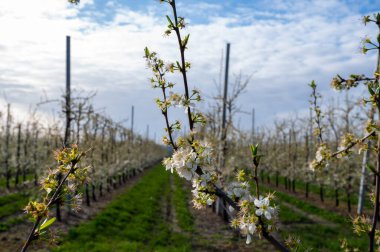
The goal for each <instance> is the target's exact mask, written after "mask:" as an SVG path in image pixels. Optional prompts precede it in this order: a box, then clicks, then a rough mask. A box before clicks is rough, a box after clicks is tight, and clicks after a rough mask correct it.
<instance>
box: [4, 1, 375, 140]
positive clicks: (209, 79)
mask: <svg viewBox="0 0 380 252" xmlns="http://www.w3.org/2000/svg"><path fill="white" fill-rule="evenodd" d="M41 2H42V3H40V4H36V3H35V2H34V1H23V0H14V1H1V2H0V34H2V39H1V40H0V54H1V55H2V60H1V61H0V86H1V87H2V90H3V92H5V93H7V97H8V101H9V102H12V103H14V104H17V107H18V108H19V110H21V108H22V107H23V108H25V109H26V108H28V107H29V105H30V104H31V103H36V102H38V101H39V100H40V97H41V96H42V95H43V94H42V90H45V91H46V92H47V93H48V95H49V97H51V98H52V97H58V96H59V95H60V94H61V91H62V90H63V87H64V83H65V36H66V35H67V34H69V35H71V36H72V84H73V86H74V87H76V88H77V89H83V90H97V91H98V95H97V97H96V99H95V101H96V105H97V106H98V107H103V106H106V107H107V111H108V113H109V114H110V115H111V116H113V117H114V118H115V119H116V120H120V119H123V118H125V117H128V116H129V111H130V106H131V105H132V104H134V105H135V106H136V111H137V112H138V113H137V118H136V123H137V128H139V129H140V131H141V132H145V127H146V124H151V129H153V130H151V132H154V131H156V132H157V134H161V133H162V130H161V128H162V125H163V123H162V118H161V115H160V114H159V112H158V110H157V109H156V108H155V105H154V101H153V98H154V97H156V96H158V95H159V93H158V92H155V90H152V89H150V86H149V82H148V81H147V80H148V78H149V76H150V73H149V70H147V69H146V67H145V62H144V60H143V58H142V56H143V48H144V47H145V46H148V47H149V48H150V49H151V50H156V51H158V52H159V54H160V55H161V56H162V58H164V59H170V60H175V59H176V58H178V52H177V46H176V44H175V43H176V41H175V38H174V37H170V38H165V37H163V35H162V34H163V31H164V29H165V21H166V20H165V17H164V16H163V14H162V13H158V12H156V11H147V12H143V11H134V10H132V9H131V8H127V7H123V5H121V4H120V2H116V1H108V4H107V7H108V9H107V11H108V12H113V13H114V17H113V18H112V19H111V21H107V22H104V21H100V20H98V21H99V22H96V20H97V18H98V19H101V16H102V12H101V11H100V10H94V11H93V13H94V16H93V17H89V16H88V15H86V16H82V11H81V10H84V9H86V7H90V6H91V7H94V6H93V5H94V2H93V1H84V0H82V1H81V3H80V5H79V6H77V7H70V6H68V4H66V1H63V0H45V1H41ZM270 2H271V3H273V1H270ZM21 6H22V7H21ZM270 6H271V7H272V9H267V10H260V11H255V10H252V9H248V10H247V9H245V10H244V9H239V10H237V12H236V13H231V14H230V15H224V16H219V14H218V12H217V11H218V10H219V11H220V10H221V9H220V8H221V7H220V5H215V4H213V5H211V4H205V3H201V4H197V5H195V4H194V5H191V6H190V5H189V6H187V5H185V4H184V5H180V9H179V12H180V14H181V13H182V14H183V12H184V13H185V14H186V13H188V15H189V16H190V19H191V18H192V16H191V15H192V14H191V12H192V11H193V12H194V11H197V12H199V13H198V15H200V14H201V12H202V11H203V12H205V13H210V11H211V12H212V13H214V14H213V15H212V16H210V18H209V20H208V22H207V23H203V24H195V23H194V24H193V25H190V26H189V27H188V29H187V30H186V32H190V33H191V36H190V44H189V52H188V59H189V61H191V62H192V65H193V68H192V70H191V71H190V73H189V80H190V81H191V83H192V84H194V85H195V86H197V87H198V88H200V89H201V90H203V91H204V92H205V93H207V94H211V93H213V92H214V90H213V89H214V85H213V79H217V78H218V75H219V68H220V55H221V50H223V49H224V48H225V43H226V42H230V43H231V44H232V47H231V74H230V76H232V73H233V72H234V73H238V72H240V71H242V72H243V73H245V74H247V75H250V74H253V77H252V80H251V84H250V86H249V88H248V92H247V93H246V94H245V95H244V96H243V97H242V99H241V104H242V106H243V109H245V110H246V111H250V110H251V108H252V107H253V106H254V107H255V108H256V112H257V115H258V122H259V123H262V124H263V123H269V122H271V121H273V119H274V116H275V115H276V114H279V115H281V114H284V113H287V111H295V110H304V109H305V108H306V107H307V106H308V102H307V101H308V94H309V88H308V86H307V83H309V82H310V81H311V80H312V79H315V80H316V81H317V82H318V83H320V84H321V85H320V86H321V88H322V92H324V93H326V94H327V95H328V94H329V92H328V91H327V90H328V85H329V81H330V79H331V77H333V76H334V75H335V74H336V73H342V74H349V73H351V72H354V73H367V74H370V73H371V72H372V71H373V70H374V69H373V66H374V64H375V63H374V62H375V55H372V54H370V55H367V56H363V55H360V54H359V53H358V49H357V48H358V47H359V42H360V38H361V37H364V35H366V34H368V35H371V34H374V32H375V29H372V28H370V27H363V26H362V24H361V23H360V22H359V19H360V16H361V14H360V13H357V12H354V11H353V10H352V9H351V7H350V6H348V5H347V4H345V3H343V2H341V1H317V0H315V1H309V0H308V1H278V2H277V3H276V2H274V3H273V4H271V5H270ZM187 7H189V8H187ZM190 7H191V8H190ZM160 8H163V7H162V6H161V7H160ZM185 8H187V10H185ZM155 13H156V14H155ZM242 13H243V14H244V15H240V14H242ZM158 14H160V15H159V16H158ZM240 17H242V18H243V20H241V19H240ZM242 21H243V22H242ZM231 81H232V78H231ZM241 117H242V119H241V120H242V121H241V122H242V125H244V124H246V126H245V128H250V125H248V124H249V123H250V118H249V116H243V115H242V116H241Z"/></svg>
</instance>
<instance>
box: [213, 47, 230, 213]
mask: <svg viewBox="0 0 380 252" xmlns="http://www.w3.org/2000/svg"><path fill="white" fill-rule="evenodd" d="M229 62H230V43H227V53H226V68H225V75H224V92H223V111H222V113H223V114H222V132H221V134H220V136H221V138H220V144H221V146H220V152H219V165H218V166H219V170H223V169H224V166H225V155H226V152H227V128H226V118H227V95H228V70H229ZM224 211H225V207H223V202H222V201H221V200H220V199H219V198H217V202H216V212H217V213H218V214H220V215H223V216H224Z"/></svg>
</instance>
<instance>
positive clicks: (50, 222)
mask: <svg viewBox="0 0 380 252" xmlns="http://www.w3.org/2000/svg"><path fill="white" fill-rule="evenodd" d="M55 219H56V218H55V217H53V218H51V219H50V220H48V219H47V218H46V219H45V221H44V222H43V223H42V224H41V226H40V228H39V230H40V231H41V230H43V229H45V228H48V227H49V226H50V225H51V224H53V223H54V221H55Z"/></svg>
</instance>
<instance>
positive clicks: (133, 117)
mask: <svg viewBox="0 0 380 252" xmlns="http://www.w3.org/2000/svg"><path fill="white" fill-rule="evenodd" d="M134 120H135V107H134V106H133V105H132V111H131V142H132V143H133V124H134Z"/></svg>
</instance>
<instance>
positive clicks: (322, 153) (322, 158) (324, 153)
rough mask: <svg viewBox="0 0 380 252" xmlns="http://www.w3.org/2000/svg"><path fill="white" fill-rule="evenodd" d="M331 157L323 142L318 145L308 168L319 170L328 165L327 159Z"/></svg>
mask: <svg viewBox="0 0 380 252" xmlns="http://www.w3.org/2000/svg"><path fill="white" fill-rule="evenodd" d="M330 158H331V151H330V149H329V148H328V146H327V145H326V144H325V143H322V144H320V145H319V147H318V149H317V152H316V153H315V159H314V160H313V161H312V162H311V163H310V165H309V168H310V170H312V171H316V170H321V169H323V168H326V167H327V166H328V164H329V163H328V160H329V159H330Z"/></svg>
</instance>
